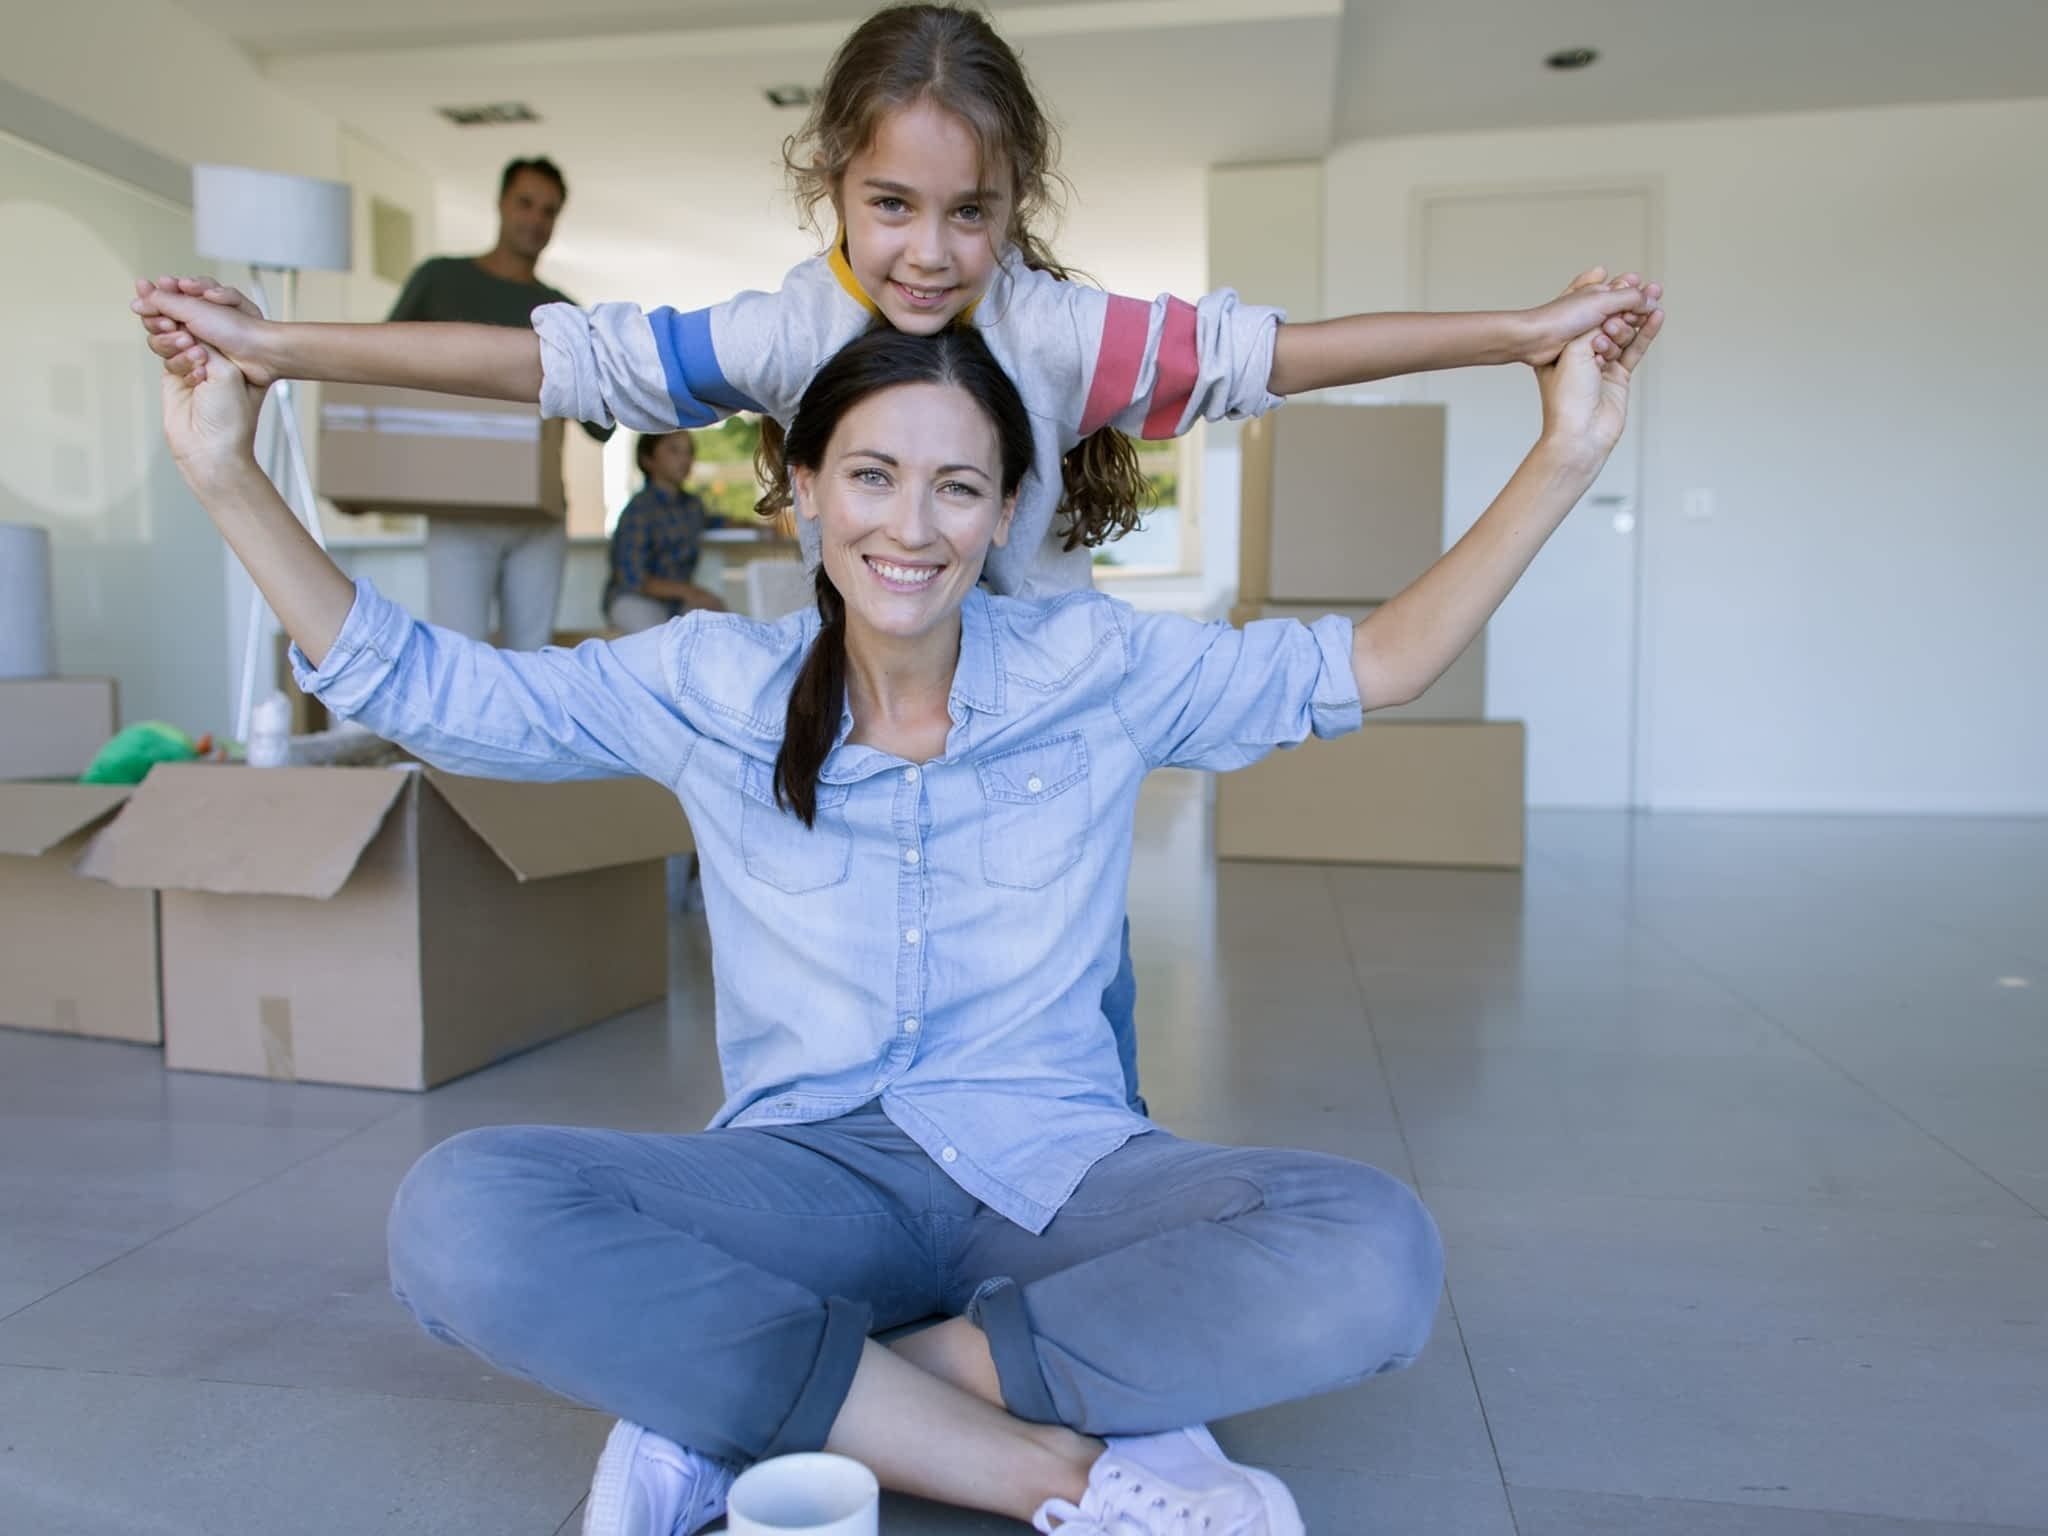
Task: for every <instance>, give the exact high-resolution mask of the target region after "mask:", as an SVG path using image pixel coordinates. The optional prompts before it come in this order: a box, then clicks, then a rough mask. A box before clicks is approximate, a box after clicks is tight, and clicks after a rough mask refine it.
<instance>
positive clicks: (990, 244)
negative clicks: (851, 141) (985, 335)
mask: <svg viewBox="0 0 2048 1536" xmlns="http://www.w3.org/2000/svg"><path fill="white" fill-rule="evenodd" d="M1008 179H1009V178H1008V177H1007V175H1003V174H1001V173H1000V172H999V171H998V170H997V169H996V168H994V167H984V166H983V165H982V163H981V153H980V149H979V147H978V146H977V145H976V143H975V141H974V135H973V133H972V132H970V131H969V129H968V127H967V124H965V123H964V122H962V121H961V120H960V119H959V118H958V117H956V116H954V115H953V114H952V113H950V112H948V111H946V110H945V109H944V108H942V107H938V106H935V105H933V104H932V103H931V102H929V101H920V102H916V103H913V104H912V105H910V106H907V107H903V108H900V109H898V110H897V111H894V112H891V113H889V114H888V115H887V116H885V117H884V118H883V119H882V121H881V123H880V124H879V126H878V127H877V128H876V130H875V136H874V142H873V143H871V144H870V145H868V146H867V148H865V149H863V150H861V151H860V152H859V153H858V154H856V155H854V156H853V157H852V159H850V160H849V161H848V162H847V165H846V174H845V175H844V176H843V177H842V178H841V179H840V183H839V186H838V187H837V188H836V189H835V191H834V193H833V203H834V206H835V207H836V208H837V210H838V213H839V223H840V227H841V228H842V229H843V230H845V232H846V259H847V264H848V265H849V266H850V267H851V268H852V269H853V275H854V278H855V280H856V281H857V282H859V284H860V286H861V289H862V291H863V292H865V293H866V294H867V296H868V297H869V298H870V299H872V300H874V302H875V306H876V307H877V308H878V309H880V310H881V312H882V317H883V318H884V319H885V320H887V321H888V322H889V324H891V325H893V326H894V327H896V329H897V330H899V331H909V332H912V333H913V334H916V335H929V334H931V333H932V332H934V331H940V330H944V329H945V328H946V327H947V326H949V325H951V324H952V323H953V322H954V321H955V320H956V319H958V318H959V317H960V314H961V313H962V312H963V311H964V310H966V309H967V307H968V306H969V305H971V304H973V303H974V302H975V300H977V299H979V298H980V297H981V296H982V294H983V293H985V292H986V291H987V290H988V284H989V279H990V278H991V277H993V276H994V275H995V268H996V258H997V251H998V249H999V248H1000V246H1001V244H1002V241H1003V238H1004V233H1005V231H1006V230H1007V229H1008V228H1009V218H1010V197H1011V193H1010V188H1009V186H1008V185H1007V183H1008ZM992 183H997V184H992Z"/></svg>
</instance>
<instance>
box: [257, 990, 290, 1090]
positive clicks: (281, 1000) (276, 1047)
mask: <svg viewBox="0 0 2048 1536" xmlns="http://www.w3.org/2000/svg"><path fill="white" fill-rule="evenodd" d="M256 1014H257V1029H258V1030H259V1032H260V1033H261V1034H262V1036H263V1075H264V1076H265V1077H274V1078H279V1079H282V1080H283V1081H285V1082H290V1081H291V1080H292V1079H293V1078H295V1077H297V1076H298V1071H297V1068H296V1065H295V1064H294V1062H293V1060H292V1005H291V999H290V998H285V997H264V998H258V999H257V1002H256Z"/></svg>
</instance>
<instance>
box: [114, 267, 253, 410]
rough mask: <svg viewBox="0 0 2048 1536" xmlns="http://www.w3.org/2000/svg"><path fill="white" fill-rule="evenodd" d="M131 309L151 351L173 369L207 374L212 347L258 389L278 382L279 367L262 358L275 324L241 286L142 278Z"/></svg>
mask: <svg viewBox="0 0 2048 1536" xmlns="http://www.w3.org/2000/svg"><path fill="white" fill-rule="evenodd" d="M128 307H129V308H130V309H132V310H133V311H135V313H136V315H137V316H138V317H139V318H140V319H141V321H142V328H143V330H144V331H146V332H147V333H148V335H149V350H150V351H152V352H154V353H155V354H156V355H157V356H158V357H160V358H162V359H163V360H164V366H165V367H166V368H167V369H169V370H170V371H171V372H172V373H175V374H180V375H188V374H195V373H196V374H198V375H199V376H200V377H204V372H205V368H206V362H207V350H208V349H209V348H211V349H212V350H213V351H214V352H216V353H219V354H221V355H222V356H224V357H227V358H230V359H232V360H233V362H234V364H235V366H236V368H237V369H239V370H240V372H241V375H242V377H243V378H244V379H246V380H247V381H248V382H249V383H251V384H254V385H255V386H257V387H258V388H259V389H267V388H268V387H269V386H270V385H272V384H274V383H275V382H276V381H277V377H278V375H277V371H276V370H275V369H274V368H272V367H270V366H269V365H268V364H267V363H266V362H264V361H263V359H262V352H263V344H264V341H265V339H266V337H267V336H268V333H269V332H270V330H271V329H272V327H271V322H269V321H268V320H265V319H264V318H263V312H262V311H261V310H259V309H258V308H257V307H256V306H255V304H254V303H253V302H251V301H250V299H249V297H248V296H247V295H246V294H244V293H242V292H240V291H239V290H238V289H234V288H230V287H228V286H227V285H226V284H224V283H218V282H215V281H214V280H213V279H212V278H210V277H159V278H157V279H156V280H155V281H154V282H151V281H150V280H149V279H147V278H137V279H136V280H135V297H134V299H132V300H131V301H130V302H129V305H128Z"/></svg>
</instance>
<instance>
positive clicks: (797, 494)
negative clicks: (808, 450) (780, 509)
mask: <svg viewBox="0 0 2048 1536" xmlns="http://www.w3.org/2000/svg"><path fill="white" fill-rule="evenodd" d="M817 479H818V477H817V474H816V472H815V471H813V470H808V469H805V468H804V467H803V466H802V465H801V464H798V465H796V466H795V467H793V468H792V469H791V470H790V472H789V504H790V507H791V509H792V510H794V511H795V513H796V515H797V516H798V517H807V518H809V519H810V520H811V521H812V522H816V521H817V520H818V512H817V508H816V507H815V506H814V505H813V504H812V501H811V487H812V486H813V485H814V484H816V483H817Z"/></svg>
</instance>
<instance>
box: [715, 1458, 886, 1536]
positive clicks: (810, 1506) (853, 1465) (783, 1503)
mask: <svg viewBox="0 0 2048 1536" xmlns="http://www.w3.org/2000/svg"><path fill="white" fill-rule="evenodd" d="M881 1497H882V1490H881V1487H880V1485H879V1484H878V1483H876V1481H875V1474H874V1473H872V1472H870V1471H869V1470H868V1469H867V1468H866V1467H864V1466H862V1465H861V1464H860V1463H859V1462H857V1461H854V1460H853V1459H852V1458H850V1457H846V1456H832V1455H828V1454H827V1453H826V1452H824V1451H810V1452H806V1453H804V1454H803V1455H799V1456H775V1457H771V1458H770V1459H769V1460H767V1461H762V1462H756V1463H755V1464H754V1465H753V1466H751V1467H749V1468H747V1470H746V1471H744V1472H742V1473H741V1474H740V1475H739V1478H738V1480H737V1481H735V1482H734V1483H733V1485H732V1491H731V1492H730V1493H728V1494H727V1495H726V1496H725V1528H726V1530H727V1532H728V1533H730V1536H876V1522H877V1521H878V1519H879V1518H880V1517H879V1515H878V1513H877V1510H878V1509H879V1507H880V1504H881Z"/></svg>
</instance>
